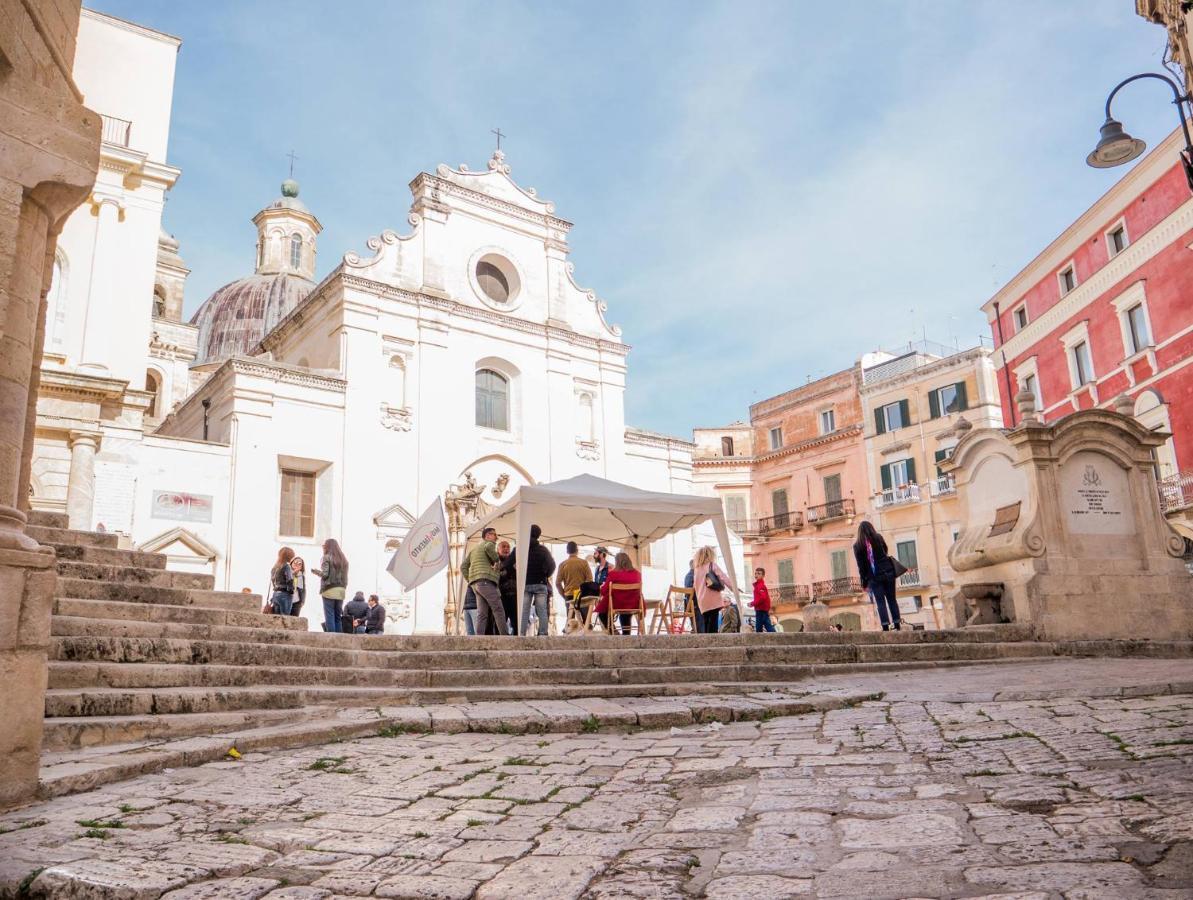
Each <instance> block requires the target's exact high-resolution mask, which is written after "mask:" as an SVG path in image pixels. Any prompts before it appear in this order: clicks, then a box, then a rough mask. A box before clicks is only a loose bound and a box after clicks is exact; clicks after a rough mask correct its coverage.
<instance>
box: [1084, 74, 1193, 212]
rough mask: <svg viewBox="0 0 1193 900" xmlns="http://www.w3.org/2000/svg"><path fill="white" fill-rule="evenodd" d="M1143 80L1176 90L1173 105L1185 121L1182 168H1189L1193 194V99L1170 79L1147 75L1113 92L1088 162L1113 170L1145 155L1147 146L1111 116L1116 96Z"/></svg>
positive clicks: (1187, 176) (1183, 125) (1100, 167)
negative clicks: (1191, 110)
mask: <svg viewBox="0 0 1193 900" xmlns="http://www.w3.org/2000/svg"><path fill="white" fill-rule="evenodd" d="M1141 78H1158V79H1159V80H1160V81H1163V82H1165V83H1166V84H1167V85H1168V86H1169V87H1170V88H1172V96H1173V101H1172V102H1173V103H1174V104H1176V114H1177V118H1179V119H1180V120H1181V131H1182V132H1184V135H1185V149H1184V150H1182V151H1181V164H1182V165H1183V166H1184V167H1185V180H1186V181H1187V182H1188V183H1189V190H1190V191H1193V141H1190V140H1189V126H1188V125H1187V124H1186V122H1185V104H1186V103H1188V104H1190V106H1191V107H1193V95H1190V94H1182V93H1181V89H1180V88H1179V87H1177V84H1176V82H1175V81H1173V80H1172V79H1171V78H1169V77H1167V76H1166V75H1158V74H1156V73H1154V72H1144V73H1142V74H1140V75H1132V76H1131V77H1130V78H1128V79H1126V80H1125V81H1120V82H1119V83H1118V84H1117V85H1116V86H1115V88H1114V90H1113V91H1111V92H1110V96H1109V97H1107V98H1106V121H1105V122H1104V123H1103V124H1102V128H1101V129H1100V131H1101V138H1100V139H1099V140H1098V145H1097V146H1096V147H1094V149H1093V152H1091V153H1090V155H1089V156H1087V157H1086V158H1085V161H1086V162H1087V163H1088V164H1089V165H1091V166H1093V167H1094V168H1095V169H1109V168H1111V167H1112V166H1121V165H1122V164H1123V163H1128V162H1130V161H1131V160H1133V159H1137V158H1138V157H1139V156H1141V155H1142V154H1143V151H1144V150H1145V149H1146V148H1147V144H1145V143H1144V142H1143V141H1141V140H1139V138H1133V137H1131V135H1129V134H1127V132H1125V131H1123V126H1122V123H1120V122H1118V121H1116V120H1115V119H1113V118H1111V116H1110V103H1111V101H1113V100H1114V95H1115V94H1117V93H1118V92H1119V91H1120V90H1122V89H1123V88H1124V87H1125V86H1126V85H1128V84H1130V83H1131V82H1132V81H1138V80H1139V79H1141Z"/></svg>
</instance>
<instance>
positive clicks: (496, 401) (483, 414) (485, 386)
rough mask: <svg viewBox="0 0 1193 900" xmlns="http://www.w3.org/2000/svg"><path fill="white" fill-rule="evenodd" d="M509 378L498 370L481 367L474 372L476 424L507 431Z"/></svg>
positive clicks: (508, 420)
mask: <svg viewBox="0 0 1193 900" xmlns="http://www.w3.org/2000/svg"><path fill="white" fill-rule="evenodd" d="M509 405H510V384H509V380H508V379H506V377H505V376H504V375H502V374H501V373H500V372H494V371H493V370H492V369H481V370H480V371H478V372H477V373H476V424H477V425H480V426H481V427H483V428H497V429H500V430H501V431H509V427H510V425H509V422H510V417H509Z"/></svg>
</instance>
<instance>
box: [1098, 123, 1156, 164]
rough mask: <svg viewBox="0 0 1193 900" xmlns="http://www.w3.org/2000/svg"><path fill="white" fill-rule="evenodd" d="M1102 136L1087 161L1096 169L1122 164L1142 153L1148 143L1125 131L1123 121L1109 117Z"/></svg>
mask: <svg viewBox="0 0 1193 900" xmlns="http://www.w3.org/2000/svg"><path fill="white" fill-rule="evenodd" d="M1101 134H1102V136H1101V138H1100V139H1099V140H1098V145H1097V146H1096V147H1094V149H1093V152H1092V153H1090V155H1089V156H1087V157H1086V158H1085V161H1086V162H1087V163H1089V164H1090V165H1091V166H1093V167H1094V168H1095V169H1109V168H1111V167H1112V166H1121V165H1122V164H1123V163H1127V162H1130V161H1131V160H1133V159H1136V158H1137V157H1139V156H1140V155H1142V153H1143V151H1144V150H1146V149H1147V144H1145V143H1144V142H1143V141H1141V140H1139V138H1133V137H1131V135H1129V134H1127V133H1126V132H1125V131H1123V126H1122V123H1120V122H1117V121H1115V120H1114V119H1107V120H1106V122H1105V123H1104V124H1103V125H1102V128H1101Z"/></svg>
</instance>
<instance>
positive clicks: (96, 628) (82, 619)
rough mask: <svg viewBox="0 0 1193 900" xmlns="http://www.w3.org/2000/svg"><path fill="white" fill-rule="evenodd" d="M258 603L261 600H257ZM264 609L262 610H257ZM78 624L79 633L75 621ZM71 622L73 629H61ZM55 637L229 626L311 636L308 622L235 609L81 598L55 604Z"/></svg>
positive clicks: (59, 600) (68, 627) (67, 626)
mask: <svg viewBox="0 0 1193 900" xmlns="http://www.w3.org/2000/svg"><path fill="white" fill-rule="evenodd" d="M253 602H256V603H259V602H260V598H254V601H253ZM257 608H258V609H259V608H260V607H259V606H258V607H257ZM75 619H77V620H78V628H81V629H82V630H81V631H80V630H69V631H65V630H64V631H61V632H59V631H58V630H57V629H58V628H59V627H61V628H63V629H75V627H76V626H75V624H74V623H73V620H75ZM66 620H71V621H72V624H70V625H61V626H60V625H59V624H58V623H59V622H61V621H66ZM53 621H54V626H53V627H54V629H55V633H63V634H66V633H70V634H90V635H107V634H118V633H119V629H120V627H121V626H124V625H131V626H133V627H134V628H140V629H149V630H151V631H152V633H153V634H156V635H161V633H162V632H161V626H162V624H165V623H178V624H183V625H229V626H233V627H239V628H251V629H269V630H274V631H281V630H286V631H297V632H301V633H304V634H305V633H306V632H307V623H306V620H305V619H301V618H297V617H295V616H273V615H262V614H261V613H260V612H255V611H254V612H242V611H240V610H234V609H215V608H210V607H204V606H172V605H170V604H167V603H122V602H120V601H118V600H81V599H79V598H77V597H60V598H58V599H57V600H55V601H54V620H53Z"/></svg>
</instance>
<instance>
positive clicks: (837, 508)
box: [808, 499, 855, 525]
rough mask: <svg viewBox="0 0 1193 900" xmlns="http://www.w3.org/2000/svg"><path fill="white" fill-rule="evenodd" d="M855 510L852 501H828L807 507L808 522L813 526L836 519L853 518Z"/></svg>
mask: <svg viewBox="0 0 1193 900" xmlns="http://www.w3.org/2000/svg"><path fill="white" fill-rule="evenodd" d="M854 515H855V510H854V506H853V500H852V499H849V500H830V501H829V502H828V503H821V504H820V505H819V506H809V507H808V521H809V522H810V523H812V524H813V525H823V524H824V523H825V522H832V521H834V520H836V519H846V518H849V519H851V518H853V516H854Z"/></svg>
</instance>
